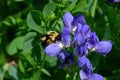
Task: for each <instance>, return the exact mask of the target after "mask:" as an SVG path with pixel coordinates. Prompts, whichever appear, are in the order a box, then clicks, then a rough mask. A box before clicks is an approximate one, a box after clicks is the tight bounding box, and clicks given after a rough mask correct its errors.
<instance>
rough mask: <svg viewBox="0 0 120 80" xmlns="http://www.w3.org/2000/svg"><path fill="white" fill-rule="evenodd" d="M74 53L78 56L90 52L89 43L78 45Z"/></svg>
mask: <svg viewBox="0 0 120 80" xmlns="http://www.w3.org/2000/svg"><path fill="white" fill-rule="evenodd" d="M73 53H74V54H75V55H76V56H80V57H81V56H84V55H87V54H88V45H87V44H83V45H82V46H79V47H76V48H74V51H73Z"/></svg>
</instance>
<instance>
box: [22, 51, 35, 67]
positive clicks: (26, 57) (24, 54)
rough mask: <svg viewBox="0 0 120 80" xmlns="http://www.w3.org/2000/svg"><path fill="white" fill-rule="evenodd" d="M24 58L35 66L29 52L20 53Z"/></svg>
mask: <svg viewBox="0 0 120 80" xmlns="http://www.w3.org/2000/svg"><path fill="white" fill-rule="evenodd" d="M21 54H22V55H23V56H24V57H25V59H26V60H27V61H28V62H29V63H30V64H31V65H32V66H36V64H37V63H36V62H35V61H34V59H33V58H32V56H31V53H29V52H22V53H21Z"/></svg>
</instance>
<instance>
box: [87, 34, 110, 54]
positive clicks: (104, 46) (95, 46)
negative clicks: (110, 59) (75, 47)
mask: <svg viewBox="0 0 120 80" xmlns="http://www.w3.org/2000/svg"><path fill="white" fill-rule="evenodd" d="M87 44H88V48H89V49H90V50H91V51H95V52H98V53H100V54H103V55H106V54H108V53H109V52H110V51H111V49H112V43H111V42H109V41H105V40H104V41H99V39H98V37H97V36H96V33H95V32H92V33H91V36H90V38H89V40H88V42H87Z"/></svg>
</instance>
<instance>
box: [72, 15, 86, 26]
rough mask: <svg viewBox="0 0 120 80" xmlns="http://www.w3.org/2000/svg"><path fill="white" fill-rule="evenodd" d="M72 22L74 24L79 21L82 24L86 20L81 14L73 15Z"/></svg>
mask: <svg viewBox="0 0 120 80" xmlns="http://www.w3.org/2000/svg"><path fill="white" fill-rule="evenodd" d="M74 23H75V24H78V23H80V24H82V25H84V24H86V21H85V18H84V16H83V15H77V16H75V17H74Z"/></svg>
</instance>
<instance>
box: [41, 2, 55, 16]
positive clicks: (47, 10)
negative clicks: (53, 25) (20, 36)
mask: <svg viewBox="0 0 120 80" xmlns="http://www.w3.org/2000/svg"><path fill="white" fill-rule="evenodd" d="M55 9H56V3H54V2H50V3H48V4H46V5H45V7H44V8H43V13H44V15H45V16H50V15H52V13H54V11H55Z"/></svg>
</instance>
